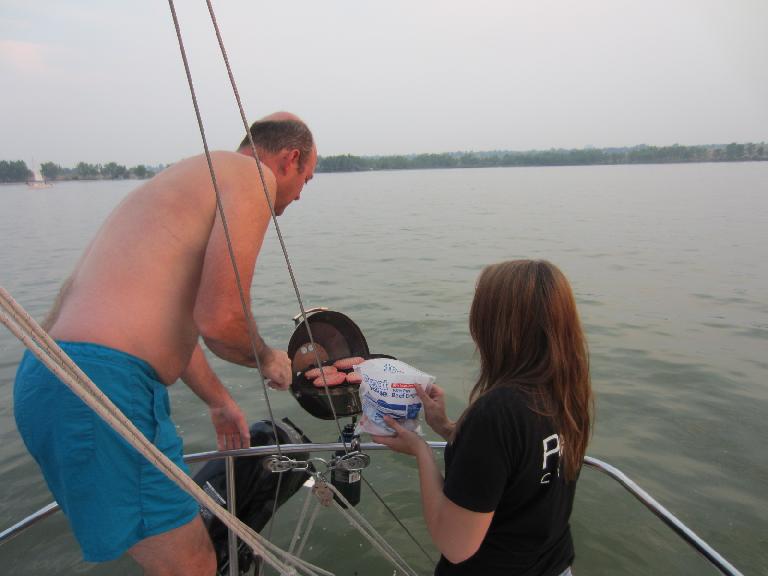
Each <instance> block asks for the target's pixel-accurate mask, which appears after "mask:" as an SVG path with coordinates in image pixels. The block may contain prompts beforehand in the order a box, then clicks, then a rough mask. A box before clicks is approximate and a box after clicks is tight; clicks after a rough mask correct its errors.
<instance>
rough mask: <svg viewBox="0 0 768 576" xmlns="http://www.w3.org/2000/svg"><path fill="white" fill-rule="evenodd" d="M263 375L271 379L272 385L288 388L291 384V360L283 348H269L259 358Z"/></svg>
mask: <svg viewBox="0 0 768 576" xmlns="http://www.w3.org/2000/svg"><path fill="white" fill-rule="evenodd" d="M259 361H260V363H261V375H262V376H264V378H267V379H269V380H271V382H270V387H272V388H277V389H278V390H286V389H287V388H288V387H289V386H290V385H291V380H292V377H293V373H292V370H291V361H290V359H289V358H288V354H286V353H285V352H284V351H283V350H275V349H274V348H268V349H267V350H266V352H265V353H264V354H262V355H261V357H260V358H259Z"/></svg>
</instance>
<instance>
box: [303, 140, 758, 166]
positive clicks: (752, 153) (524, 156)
mask: <svg viewBox="0 0 768 576" xmlns="http://www.w3.org/2000/svg"><path fill="white" fill-rule="evenodd" d="M766 160H768V144H766V143H765V142H759V143H751V142H750V143H747V144H737V143H731V144H710V145H702V146H680V145H677V144H675V145H673V146H661V147H657V146H645V145H642V146H634V147H631V148H581V149H570V150H568V149H551V150H530V151H525V152H514V151H492V152H451V153H444V154H413V155H409V156H402V155H401V156H352V155H350V154H347V155H339V156H329V157H320V159H319V160H318V165H317V169H316V171H317V172H364V171H374V170H419V169H429V168H495V167H533V166H616V165H627V164H694V163H710V162H761V161H766Z"/></svg>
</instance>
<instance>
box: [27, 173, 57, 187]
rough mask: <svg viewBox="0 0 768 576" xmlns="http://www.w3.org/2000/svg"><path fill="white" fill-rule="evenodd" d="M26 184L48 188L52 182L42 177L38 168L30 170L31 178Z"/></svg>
mask: <svg viewBox="0 0 768 576" xmlns="http://www.w3.org/2000/svg"><path fill="white" fill-rule="evenodd" d="M27 186H29V187H30V188H50V187H51V186H53V184H51V183H50V182H48V181H47V180H46V179H45V178H43V175H42V174H41V173H40V170H32V178H30V179H29V180H27Z"/></svg>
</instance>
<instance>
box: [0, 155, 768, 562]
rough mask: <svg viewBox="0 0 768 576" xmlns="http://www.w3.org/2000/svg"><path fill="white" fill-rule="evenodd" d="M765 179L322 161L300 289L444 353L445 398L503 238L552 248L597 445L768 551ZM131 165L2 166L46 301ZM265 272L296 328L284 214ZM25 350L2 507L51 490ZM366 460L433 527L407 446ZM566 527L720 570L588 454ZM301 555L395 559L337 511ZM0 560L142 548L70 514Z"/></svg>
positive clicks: (36, 309)
mask: <svg viewBox="0 0 768 576" xmlns="http://www.w3.org/2000/svg"><path fill="white" fill-rule="evenodd" d="M766 182H768V164H766V163H753V164H701V165H669V166H615V167H572V168H518V169H514V168H513V169H478V170H435V171H423V172H378V173H361V174H321V175H318V176H317V177H316V178H315V179H314V180H313V181H312V183H311V184H310V185H309V186H308V187H307V188H306V189H305V192H304V194H303V195H302V199H301V201H300V202H299V203H298V204H295V205H293V206H291V207H290V208H289V209H288V210H287V213H286V215H285V216H284V217H282V218H281V219H280V226H281V228H282V232H283V234H284V236H285V240H286V244H287V247H288V251H289V255H290V258H291V262H292V265H293V268H294V270H295V273H296V276H297V280H298V283H299V286H300V288H301V291H302V296H303V299H304V303H305V305H306V306H307V307H312V306H327V307H329V308H331V309H333V310H338V311H341V312H344V313H345V314H347V315H348V316H350V317H351V318H352V319H353V320H355V322H356V323H357V324H358V325H359V326H360V327H361V328H362V330H363V332H364V333H365V335H366V338H367V339H368V343H369V346H370V348H371V350H372V351H373V352H379V353H386V354H391V355H394V356H396V357H398V358H400V359H402V360H405V361H407V362H409V363H411V364H414V365H415V366H417V367H419V368H422V369H423V370H425V371H427V372H430V373H432V374H435V375H436V376H437V377H438V381H439V382H440V383H441V384H442V385H443V386H444V387H445V388H446V389H447V390H448V394H449V398H448V408H449V413H450V414H452V415H453V416H456V415H458V414H459V412H460V410H461V409H462V407H463V406H464V405H465V401H466V397H467V393H468V391H469V388H470V387H471V385H472V381H473V380H472V379H473V377H474V375H475V373H476V358H475V357H474V355H473V347H472V344H471V341H470V339H469V336H468V333H467V316H468V309H469V303H470V301H471V297H472V292H473V288H474V281H475V279H476V277H477V274H478V272H479V271H480V269H481V268H482V266H483V265H484V264H487V263H491V262H495V261H498V260H502V259H509V258H520V257H533V258H547V259H549V260H551V261H553V262H555V263H556V264H557V265H559V266H560V267H561V268H562V269H563V271H564V272H565V273H566V275H567V276H568V277H569V278H570V279H571V281H572V284H573V287H574V290H575V292H576V296H577V300H578V303H579V307H580V311H581V314H582V319H583V321H584V324H585V327H586V331H587V335H588V338H589V344H590V349H591V360H592V374H593V382H594V388H595V391H596V393H597V399H598V414H597V425H596V429H595V434H594V438H593V440H592V443H591V445H590V448H589V451H588V453H589V454H590V455H592V456H595V457H597V458H601V459H605V460H607V461H608V462H610V463H612V464H614V465H615V466H618V467H619V468H621V469H622V470H624V471H625V472H626V473H627V474H628V475H629V476H630V477H632V478H633V479H635V480H636V481H637V482H638V483H639V484H640V485H641V486H643V487H644V488H645V489H646V490H648V491H649V492H650V493H651V494H652V495H654V496H655V497H656V498H657V499H658V500H659V501H660V502H661V503H662V504H664V505H665V506H666V507H667V508H669V509H670V510H671V511H672V512H673V513H675V514H676V515H677V516H678V517H679V518H680V519H682V520H683V521H684V522H685V523H686V524H687V525H688V526H689V527H690V528H692V529H693V530H694V531H695V532H697V533H698V534H699V535H700V536H701V537H703V538H704V539H705V540H706V541H707V542H709V543H710V544H712V545H713V546H714V547H715V548H716V549H717V550H718V551H719V552H721V553H722V554H723V555H724V556H725V557H726V558H728V559H729V560H730V561H731V562H732V563H733V564H734V565H735V566H736V567H737V568H739V569H740V570H742V571H743V572H744V573H745V574H768V568H766V567H767V566H768V506H767V504H768V498H766V486H768V450H766V447H765V439H766V438H768V424H766V420H765V418H764V415H765V413H766V408H768V385H767V384H766V382H767V380H766V373H767V371H766V369H767V368H768V360H766V357H767V356H766V350H768V348H767V347H766V343H768V300H767V298H766V288H767V287H768V261H767V259H766V258H765V247H766V245H768V196H766V184H765V183H766ZM132 185H133V183H131V182H99V183H74V182H73V183H65V184H58V185H56V186H55V187H53V188H50V189H45V190H34V191H31V190H27V189H26V187H19V186H4V187H1V188H0V197H1V198H2V204H1V205H2V216H1V217H0V238H2V241H3V250H2V253H0V281H2V284H3V285H4V286H5V287H6V288H7V289H8V290H9V291H10V292H11V293H12V294H13V295H14V296H15V297H16V299H17V300H19V301H20V302H21V303H22V304H23V305H24V306H25V307H26V308H27V309H28V310H30V311H31V312H32V313H33V315H35V316H36V317H38V318H39V317H41V316H43V315H44V314H45V312H46V310H47V307H48V306H49V304H50V302H51V301H52V300H53V297H54V295H55V293H56V291H57V289H58V285H59V283H60V282H61V281H62V279H63V278H64V277H65V275H66V274H67V273H68V271H69V270H70V269H71V268H72V267H73V265H74V263H75V261H76V259H77V257H78V255H79V253H80V251H81V250H82V249H83V247H84V246H85V244H86V242H87V241H88V240H89V239H90V237H91V235H92V234H93V232H94V231H95V230H96V228H97V227H98V225H99V224H100V222H101V220H102V219H103V218H104V216H105V215H106V214H107V213H108V212H109V210H110V209H111V208H112V207H113V206H114V205H115V204H116V203H117V202H118V201H119V200H120V199H121V198H122V197H123V196H124V195H125V193H126V192H128V191H129V190H130V188H131V187H132ZM137 233H139V231H137ZM252 294H253V302H254V310H255V313H256V317H257V320H258V322H259V326H260V329H261V332H262V334H263V335H264V337H265V338H266V340H267V341H268V342H270V343H272V344H273V345H276V346H283V347H285V346H287V343H288V340H289V338H290V335H291V333H292V331H293V325H292V321H291V318H292V316H293V315H294V314H296V313H297V311H298V306H297V304H296V300H295V297H294V295H293V289H292V287H291V285H290V280H289V277H288V274H287V272H286V268H285V263H284V261H283V257H282V253H281V252H280V250H279V245H278V243H277V241H276V238H275V236H274V233H272V232H270V234H269V237H268V240H267V242H266V245H265V248H264V250H263V253H262V255H261V257H260V259H259V262H258V265H257V270H256V275H255V280H254V284H253V290H252ZM20 355H21V346H20V344H18V343H17V342H16V340H15V339H14V338H13V337H12V336H11V335H10V334H9V333H8V332H6V331H4V330H2V331H0V482H2V486H3V489H2V491H0V528H4V527H7V526H10V525H11V524H13V523H14V522H16V521H18V520H20V519H21V518H22V517H24V516H26V515H27V514H29V513H31V512H33V511H35V510H37V509H38V508H40V507H41V506H43V505H45V504H47V503H48V502H49V501H50V500H51V497H50V494H49V493H48V491H47V489H46V488H45V484H44V482H43V481H42V479H41V477H40V474H39V472H38V470H37V468H36V466H35V464H34V462H33V461H32V459H31V458H30V457H29V455H28V454H27V453H26V451H25V450H24V447H23V445H22V443H21V440H20V438H19V436H18V433H17V432H16V429H15V424H14V420H13V410H12V394H11V381H12V378H13V375H14V372H15V364H16V362H17V361H18V358H19V357H20ZM213 364H214V367H215V369H216V370H217V372H218V373H219V374H220V376H221V378H222V380H223V381H224V383H225V385H226V386H227V387H228V388H229V389H230V391H231V392H232V394H233V396H234V397H235V398H236V400H237V401H238V402H239V403H240V404H241V406H242V407H243V409H244V410H245V411H246V413H247V414H248V416H249V419H252V420H256V419H260V418H265V417H266V416H267V410H266V406H265V402H264V399H263V395H262V392H261V390H260V384H259V382H258V376H257V375H256V374H255V373H254V372H253V371H250V370H247V369H244V368H241V367H237V366H233V365H228V364H226V363H225V362H221V361H218V359H214V361H213ZM171 398H172V404H173V411H174V418H175V420H176V422H177V424H178V426H179V428H180V430H181V432H182V434H183V436H184V439H185V444H186V449H187V451H188V452H198V451H204V450H210V449H213V448H214V447H215V438H214V436H213V433H212V427H211V425H210V421H209V420H208V416H207V412H206V409H205V406H204V405H203V404H202V403H201V402H200V401H199V400H197V398H196V397H195V396H194V395H193V394H192V393H191V392H190V391H189V390H187V389H186V388H184V386H183V384H177V385H175V386H173V387H172V388H171ZM270 398H271V401H272V405H273V409H274V411H275V413H276V414H277V415H279V416H284V415H285V416H289V417H290V418H291V419H292V420H293V421H294V422H296V423H297V424H298V425H299V426H301V427H302V428H303V429H304V431H305V432H306V433H307V434H308V435H309V436H310V437H311V438H312V439H313V440H315V441H335V440H336V437H337V435H338V432H337V429H336V427H335V426H334V424H333V423H332V422H326V421H321V420H316V419H314V418H312V417H311V416H309V415H308V414H306V413H304V412H303V411H302V410H301V408H300V407H299V406H298V404H297V403H296V401H295V400H294V399H293V398H292V397H291V396H289V395H288V394H286V393H271V396H270ZM434 439H436V438H434ZM438 458H439V459H441V455H438ZM367 478H368V479H369V480H370V482H371V483H372V484H373V486H374V487H375V488H376V490H377V491H378V492H379V493H380V494H382V495H383V496H384V497H385V498H386V501H387V503H388V504H389V505H390V507H391V508H392V509H393V510H394V511H395V512H396V513H397V514H398V516H400V517H401V518H402V519H403V521H404V522H405V523H406V524H407V526H408V527H409V528H410V530H411V531H412V532H413V533H414V534H415V535H416V537H417V538H418V539H419V540H420V541H422V542H423V543H428V542H429V538H428V535H427V533H426V530H425V528H424V525H423V521H422V519H421V510H420V504H419V501H418V497H417V496H418V485H417V475H416V471H415V469H414V467H413V460H411V459H409V458H407V457H403V456H395V455H390V454H383V453H375V454H374V462H373V464H372V467H371V469H370V470H369V472H368V473H367ZM300 504H301V502H300V501H299V499H298V498H296V499H294V500H293V501H291V502H289V503H288V504H287V505H286V506H285V507H284V508H283V509H281V512H280V513H279V515H278V520H277V523H276V526H275V532H274V533H275V539H276V541H277V542H278V543H279V544H282V545H284V546H285V545H287V543H288V542H289V540H290V537H291V534H292V532H293V521H295V518H296V515H297V514H298V511H299V509H300ZM360 509H361V510H362V512H363V513H365V514H366V515H367V517H368V518H369V520H370V521H371V522H372V523H373V524H374V525H375V526H376V527H377V528H378V529H380V530H381V531H382V533H383V534H385V535H386V537H387V538H389V539H391V541H392V542H393V543H394V544H395V546H396V547H397V548H399V549H400V550H401V552H402V553H403V554H404V555H405V556H406V557H407V558H408V559H409V560H410V561H411V562H412V564H413V565H414V567H415V568H416V569H417V570H418V571H419V573H422V574H430V573H431V563H430V561H429V560H427V559H426V558H425V557H424V555H423V554H422V553H421V551H420V550H419V549H418V548H417V547H416V546H415V545H414V544H413V543H412V542H411V541H410V540H409V538H408V537H407V536H406V535H404V534H403V533H402V529H400V528H399V527H398V526H397V525H396V524H395V523H394V522H392V521H390V519H389V513H388V512H387V511H386V510H385V509H384V507H383V506H382V505H381V504H379V503H378V502H377V501H376V499H375V497H374V496H373V495H372V494H371V493H370V492H369V491H368V490H367V489H364V490H363V501H362V503H361V505H360ZM573 528H574V535H575V540H576V550H577V560H576V564H575V568H576V572H577V573H579V574H591V575H594V574H637V575H641V574H643V575H644V574H650V573H660V574H707V573H713V574H714V573H715V571H714V570H712V569H711V568H708V566H707V564H706V563H705V561H703V560H702V559H700V558H699V557H698V556H697V555H696V553H695V552H693V551H691V550H690V549H689V548H688V547H687V546H686V545H684V544H683V543H682V542H681V541H679V540H678V539H677V538H675V537H674V536H673V535H672V533H671V531H669V529H668V528H666V527H665V526H664V525H663V524H661V523H660V522H658V521H657V520H656V518H655V517H653V516H652V515H651V514H650V513H649V512H648V511H646V510H645V509H644V508H643V507H642V506H641V505H640V504H638V503H637V502H636V501H635V500H634V499H633V498H631V497H630V496H629V495H628V494H626V493H625V492H623V490H621V489H620V488H619V487H618V486H617V485H615V483H613V482H612V481H610V480H609V479H607V478H605V477H603V476H601V475H599V474H598V473H596V472H595V471H592V470H589V469H586V470H584V472H583V473H582V478H581V480H580V483H579V489H578V494H577V500H576V506H575V511H574V517H573ZM429 550H431V551H434V549H433V548H431V545H429ZM433 553H434V552H433ZM306 558H307V559H308V560H310V561H313V562H317V563H320V564H321V565H323V566H324V567H326V568H328V569H330V570H333V571H334V572H336V573H337V574H339V575H342V574H346V575H352V574H361V575H362V574H366V575H372V576H375V575H379V574H381V575H383V576H389V575H391V574H392V569H391V568H389V567H388V565H387V564H386V563H385V562H384V561H383V560H381V558H380V557H379V556H378V554H377V553H376V552H375V551H373V550H372V549H371V547H370V545H369V544H368V543H367V542H365V541H364V540H363V539H362V538H361V537H360V536H358V535H357V534H356V533H355V532H353V531H352V530H351V529H350V528H349V527H347V526H346V525H345V523H344V522H343V521H342V520H341V519H339V518H337V517H335V515H334V513H333V512H330V511H328V512H324V513H322V514H321V516H320V518H319V520H318V524H317V528H316V529H315V531H313V534H312V535H311V537H310V540H309V544H308V547H307V553H306ZM0 566H2V567H3V568H2V570H1V571H2V572H4V573H8V574H19V575H27V574H40V573H46V574H79V573H87V574H101V575H106V574H129V575H132V574H138V570H137V568H136V566H135V565H134V564H133V563H132V562H131V561H130V560H128V559H121V560H118V561H116V562H113V563H108V564H105V565H101V566H94V565H88V564H83V563H82V562H81V561H80V560H79V551H78V549H77V547H76V544H75V543H74V540H73V538H72V536H71V535H70V533H69V531H68V529H67V527H66V521H65V520H64V518H63V517H62V516H61V515H57V516H55V517H53V518H49V519H48V520H46V521H44V522H42V523H41V524H38V525H37V526H35V527H34V528H32V529H30V530H28V531H27V532H26V533H24V534H23V535H21V536H19V537H18V538H16V539H14V540H13V541H11V542H10V543H8V544H6V545H4V546H2V547H0Z"/></svg>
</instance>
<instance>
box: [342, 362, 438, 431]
mask: <svg viewBox="0 0 768 576" xmlns="http://www.w3.org/2000/svg"><path fill="white" fill-rule="evenodd" d="M354 370H355V372H357V373H358V374H360V377H361V378H362V379H363V381H362V383H361V384H360V401H361V403H362V405H363V416H362V418H361V419H360V422H358V424H357V428H356V429H355V434H360V433H361V432H367V433H368V434H375V435H377V436H394V435H395V431H394V430H393V429H392V428H390V427H389V426H387V425H386V424H385V423H384V416H385V415H386V416H391V417H392V418H393V419H395V420H397V421H398V423H399V424H400V425H401V426H403V427H404V428H407V429H408V430H413V431H414V432H416V433H417V434H421V428H420V426H419V420H418V417H419V412H420V411H421V400H420V399H419V397H418V396H417V395H416V390H415V388H414V387H415V386H421V388H422V389H423V390H424V391H425V392H426V391H428V390H429V387H430V386H431V385H432V384H433V383H434V381H435V377H434V376H430V375H429V374H426V373H424V372H422V371H421V370H417V369H416V368H414V367H413V366H409V365H408V364H406V363H405V362H401V361H400V360H392V359H390V358H374V359H372V360H366V361H365V362H363V363H361V364H357V365H356V366H355V367H354Z"/></svg>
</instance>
